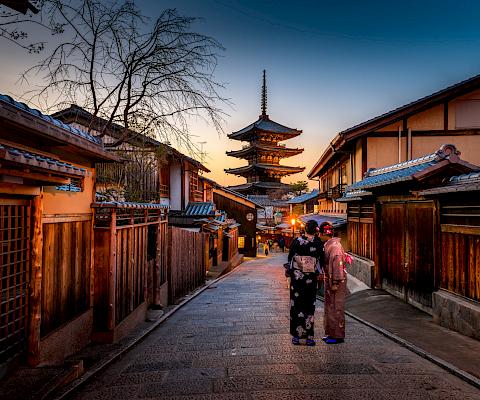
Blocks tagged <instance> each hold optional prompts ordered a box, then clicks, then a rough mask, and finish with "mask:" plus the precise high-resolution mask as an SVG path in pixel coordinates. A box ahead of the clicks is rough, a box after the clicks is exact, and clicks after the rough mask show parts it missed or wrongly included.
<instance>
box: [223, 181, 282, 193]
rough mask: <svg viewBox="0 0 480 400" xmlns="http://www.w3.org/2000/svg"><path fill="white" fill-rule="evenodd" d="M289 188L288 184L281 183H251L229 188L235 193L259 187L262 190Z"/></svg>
mask: <svg viewBox="0 0 480 400" xmlns="http://www.w3.org/2000/svg"><path fill="white" fill-rule="evenodd" d="M288 186H289V185H287V184H286V183H281V182H249V183H244V184H241V185H235V186H228V188H229V189H230V190H234V191H235V190H246V189H250V188H254V187H258V188H262V189H284V188H287V187H288ZM247 197H249V196H247Z"/></svg>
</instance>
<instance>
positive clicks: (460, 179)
mask: <svg viewBox="0 0 480 400" xmlns="http://www.w3.org/2000/svg"><path fill="white" fill-rule="evenodd" d="M479 181H480V171H476V172H471V173H469V174H463V175H456V176H452V177H451V178H450V180H449V182H448V183H449V184H450V185H461V184H467V183H477V182H479Z"/></svg>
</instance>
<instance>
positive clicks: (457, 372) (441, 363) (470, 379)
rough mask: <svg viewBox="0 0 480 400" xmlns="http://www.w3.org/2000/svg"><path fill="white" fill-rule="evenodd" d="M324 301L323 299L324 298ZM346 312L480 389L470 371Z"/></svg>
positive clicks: (479, 380)
mask: <svg viewBox="0 0 480 400" xmlns="http://www.w3.org/2000/svg"><path fill="white" fill-rule="evenodd" d="M322 301H323V300H322ZM345 314H347V315H348V316H349V317H351V318H353V319H355V320H357V321H358V322H361V323H362V324H364V325H367V326H368V327H370V328H372V329H373V330H375V331H377V332H379V333H381V334H382V335H383V336H386V337H387V338H389V339H391V340H393V341H394V342H396V343H398V344H399V345H401V346H403V347H406V348H407V349H409V350H411V351H413V352H414V353H416V354H418V355H419V356H421V357H423V358H425V359H426V360H428V361H430V362H432V363H434V364H436V365H438V366H439V367H440V368H443V369H444V370H446V371H448V372H450V373H451V374H453V375H455V376H457V377H458V378H460V379H462V380H464V381H465V382H467V383H469V384H470V385H472V386H475V387H476V388H478V389H480V379H479V378H477V377H476V376H473V375H471V374H469V373H468V372H465V371H463V370H461V369H460V368H457V367H455V366H454V365H452V364H450V363H449V362H447V361H445V360H442V359H441V358H439V357H437V356H435V355H433V354H431V353H429V352H428V351H425V350H423V349H421V348H419V347H417V346H415V345H414V344H413V343H410V342H409V341H407V340H405V339H402V338H401V337H399V336H397V335H395V334H394V333H392V332H389V331H387V330H386V329H383V328H381V327H379V326H377V325H375V324H372V323H371V322H368V321H365V320H364V319H362V318H360V317H358V316H356V315H355V314H352V313H351V312H349V311H346V310H345Z"/></svg>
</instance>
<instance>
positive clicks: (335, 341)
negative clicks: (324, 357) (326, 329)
mask: <svg viewBox="0 0 480 400" xmlns="http://www.w3.org/2000/svg"><path fill="white" fill-rule="evenodd" d="M325 343H326V344H338V343H343V339H334V338H328V339H327V340H325Z"/></svg>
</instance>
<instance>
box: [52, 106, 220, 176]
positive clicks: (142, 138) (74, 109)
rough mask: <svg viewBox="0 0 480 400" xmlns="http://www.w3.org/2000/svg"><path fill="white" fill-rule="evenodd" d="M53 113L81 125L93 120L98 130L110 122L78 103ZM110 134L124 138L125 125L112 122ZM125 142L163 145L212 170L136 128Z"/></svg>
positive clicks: (169, 150)
mask: <svg viewBox="0 0 480 400" xmlns="http://www.w3.org/2000/svg"><path fill="white" fill-rule="evenodd" d="M53 115H54V116H55V117H56V118H59V119H62V120H64V121H68V122H69V123H74V122H75V123H77V124H79V125H85V124H92V121H93V127H94V128H95V129H97V130H100V129H103V127H104V126H105V125H106V124H108V121H107V120H106V119H105V118H101V117H97V116H93V115H92V114H91V113H90V112H88V111H87V110H85V109H83V108H82V107H79V106H77V105H76V104H72V105H71V106H70V107H69V108H66V109H64V110H60V111H57V112H56V113H55V114H53ZM108 135H109V136H112V137H114V138H116V139H120V138H123V137H124V136H125V132H124V127H123V126H122V125H120V124H117V123H111V124H110V128H109V130H108ZM125 142H127V143H130V144H131V145H133V146H144V145H147V144H148V145H151V146H154V147H157V146H158V147H161V148H163V149H165V150H166V152H167V154H170V155H172V156H173V157H175V158H179V159H182V160H185V161H188V162H189V163H190V164H192V165H194V166H195V167H197V168H198V169H201V170H203V171H205V172H210V170H209V169H208V168H207V167H205V166H204V165H203V164H202V163H200V162H199V161H197V160H195V159H193V158H191V157H188V156H187V155H185V154H183V153H181V152H180V151H178V150H177V149H175V148H173V147H172V146H170V145H168V144H165V143H161V142H159V141H158V140H155V139H154V138H151V137H149V136H146V135H144V134H139V133H138V132H135V131H134V130H131V129H129V130H128V136H127V137H126V138H125Z"/></svg>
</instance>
